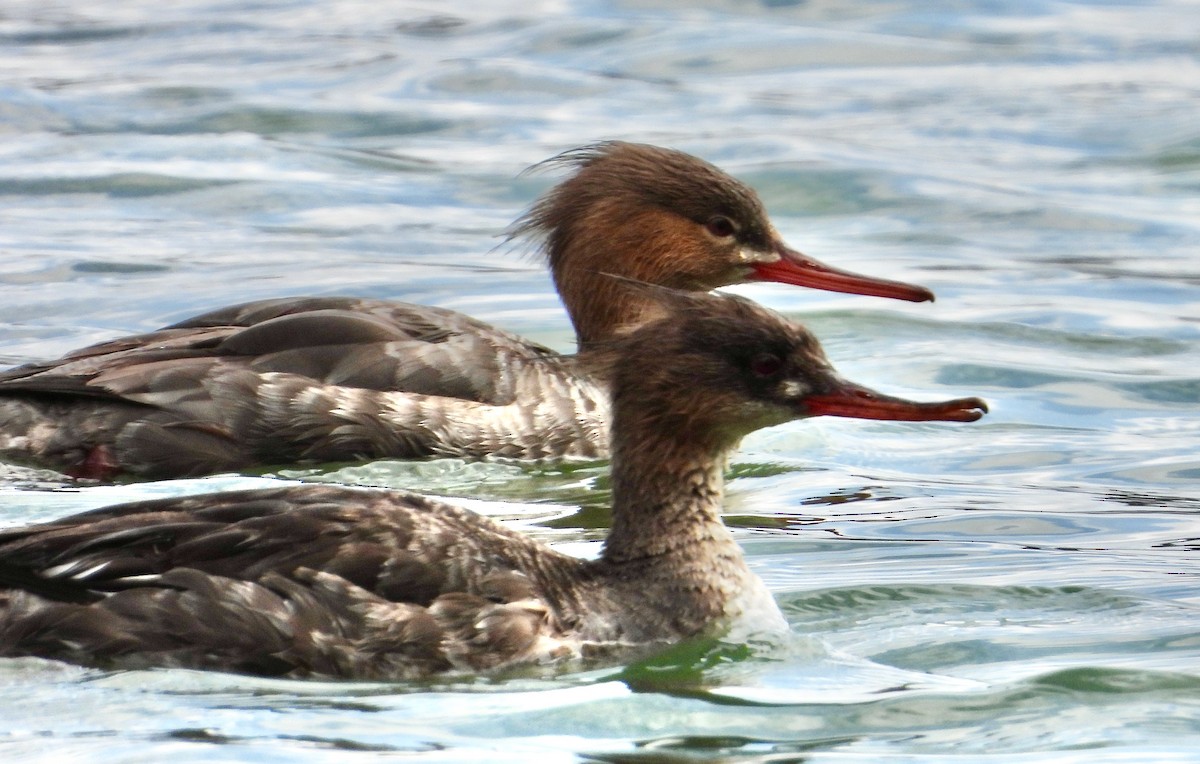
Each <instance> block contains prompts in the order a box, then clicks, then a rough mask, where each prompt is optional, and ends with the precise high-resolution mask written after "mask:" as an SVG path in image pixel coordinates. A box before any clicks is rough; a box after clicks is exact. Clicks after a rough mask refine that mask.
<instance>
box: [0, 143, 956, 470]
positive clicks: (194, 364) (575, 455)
mask: <svg viewBox="0 0 1200 764" xmlns="http://www.w3.org/2000/svg"><path fill="white" fill-rule="evenodd" d="M542 165H544V166H545V167H549V168H557V169H564V170H567V171H568V172H569V174H568V177H566V178H565V179H564V180H563V181H562V182H560V183H559V184H557V185H556V186H555V187H553V188H552V189H551V190H550V191H548V192H547V193H546V194H545V195H544V196H542V197H541V198H540V199H539V200H537V201H536V202H535V203H534V204H533V205H532V206H531V207H530V208H529V209H528V210H527V211H526V213H525V214H524V215H523V216H522V217H521V218H520V219H518V220H517V221H516V222H515V223H514V224H513V225H512V226H511V227H510V229H509V231H508V234H509V240H510V241H511V242H526V243H532V244H533V245H535V246H536V247H537V248H538V249H539V251H541V252H543V253H544V255H545V258H546V260H547V262H548V263H549V266H550V271H551V274H552V276H553V280H554V283H555V285H556V287H557V289H558V292H559V294H560V296H561V298H562V301H563V304H564V306H565V308H566V310H567V313H568V314H569V316H570V319H571V321H572V324H573V326H574V329H575V332H576V336H577V341H578V346H579V351H578V353H576V354H571V355H567V354H560V353H556V352H554V351H552V350H550V349H548V348H546V347H543V346H542V345H539V344H536V343H533V342H529V341H527V340H524V339H521V338H520V337H517V336H515V335H513V334H511V333H508V332H506V331H503V330H501V329H498V328H496V327H494V326H490V325H488V324H486V323H484V322H481V321H477V320H475V319H473V318H470V317H469V316H465V315H463V314H461V313H457V312H454V311H451V310H447V309H444V308H439V307H431V306H423V305H414V304H409V303H403V302H394V301H386V300H376V299H365V298H356V297H336V296H320V297H284V298H275V299H267V300H259V301H255V302H249V303H243V304H239V305H234V306H230V307H226V308H221V309H217V310H215V311H212V312H209V313H205V314H203V315H199V316H195V317H193V318H191V319H187V320H184V321H181V322H179V323H176V324H173V325H171V326H167V327H164V328H162V329H160V330H158V331H153V332H149V333H146V334H141V335H135V336H129V337H122V338H118V339H114V340H110V341H107V342H102V343H99V344H97V345H92V346H90V347H86V348H82V349H79V350H76V351H74V352H70V353H67V354H66V355H65V356H63V357H61V358H59V359H56V360H51V361H47V362H34V363H30V364H26V365H24V366H20V367H17V368H14V369H11V370H8V371H6V372H0V459H3V460H5V461H8V462H11V463H17V464H27V465H30V466H35V467H49V468H53V469H56V470H58V471H59V472H61V473H64V474H65V475H67V476H70V477H71V478H77V479H88V480H98V481H109V480H115V479H119V478H120V479H128V478H133V479H161V478H177V477H196V476H202V475H209V474H214V473H219V472H230V471H239V470H246V469H254V468H266V467H272V466H283V465H294V464H300V463H330V462H352V461H358V460H369V459H380V458H399V459H415V458H429V457H460V458H466V459H487V458H502V459H514V460H546V459H580V460H600V459H604V458H606V457H607V455H608V451H609V445H608V441H607V427H606V420H607V416H608V405H607V396H606V393H605V382H604V380H603V379H602V378H600V377H597V376H596V375H594V374H593V373H591V372H589V371H588V369H589V368H590V367H591V366H593V365H592V364H590V363H589V362H588V360H587V357H588V355H589V354H590V353H591V352H592V349H593V348H596V347H598V346H601V345H603V344H604V343H606V342H608V341H610V340H611V339H612V338H614V337H616V336H618V335H620V334H622V333H625V332H628V331H630V330H632V329H634V328H636V327H637V326H638V325H640V324H641V323H644V322H646V321H651V320H653V319H654V318H655V317H656V316H657V315H658V314H659V310H658V308H657V306H656V304H655V302H656V298H655V297H654V295H653V294H651V293H647V292H646V291H644V290H639V289H636V288H633V287H631V286H630V283H631V282H647V283H653V284H658V285H661V286H665V287H670V288H674V289H683V290H694V291H709V290H712V289H715V288H717V287H721V286H726V285H731V284H737V283H742V282H748V281H770V282H779V283H784V284H791V285H797V286H806V287H812V288H818V289H826V290H833V291H840V292H850V293H858V294H864V295H872V296H879V297H885V298H894V299H900V300H908V301H915V302H920V301H927V300H932V299H933V294H932V292H930V291H929V290H928V289H925V288H924V287H920V286H916V285H912V284H906V283H903V282H898V281H891V280H887V279H881V278H875V277H872V276H865V275H859V274H854V273H850V272H848V271H844V270H840V269H836V268H833V267H831V266H827V265H825V264H823V263H821V262H819V261H817V260H814V259H812V258H810V257H807V256H806V255H804V254H802V253H800V252H798V251H796V250H794V249H792V248H790V247H788V246H787V245H786V244H785V243H784V241H783V239H782V238H781V237H780V235H779V233H778V232H777V231H776V229H775V228H774V227H773V226H772V225H771V222H770V220H769V218H768V216H767V213H766V211H765V208H764V207H763V204H762V202H761V200H760V199H759V197H758V195H757V194H756V193H755V192H754V190H753V189H752V188H750V187H749V186H747V185H746V184H744V183H742V182H741V181H738V180H736V179H735V178H733V177H731V176H730V175H728V174H727V173H725V172H723V171H721V170H720V169H718V168H717V167H715V166H713V165H711V164H709V163H708V162H706V161H704V160H701V159H699V158H697V157H695V156H692V155H690V154H687V153H685V152H682V151H678V150H675V149H669V148H663V147H659V146H652V145H646V144H637V143H628V142H620V141H608V142H601V143H596V144H591V145H588V146H584V147H580V148H578V149H574V150H571V151H567V152H564V153H562V154H560V155H558V156H556V157H553V158H551V159H550V160H547V161H546V162H544V163H542ZM613 276H616V277H618V278H612V277H613Z"/></svg>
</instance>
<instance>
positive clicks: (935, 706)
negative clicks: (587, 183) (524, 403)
mask: <svg viewBox="0 0 1200 764" xmlns="http://www.w3.org/2000/svg"><path fill="white" fill-rule="evenodd" d="M1198 53H1200V4H1198V3H1197V2H1194V1H1189V0H1146V1H1145V2H1128V3H1117V2H1040V1H1038V0H1018V1H1017V2H1011V3H997V2H988V1H986V0H962V1H958V2H952V1H950V0H933V1H932V2H919V1H918V0H896V1H895V2H848V1H846V0H842V1H840V2H834V1H822V0H812V1H810V2H803V1H801V0H796V1H795V2H789V1H788V0H776V1H774V2H767V1H764V2H758V3H752V2H735V1H734V0H727V1H725V2H722V1H720V0H707V1H704V0H700V1H697V2H688V3H682V2H680V3H673V2H664V1H659V2H654V1H652V0H645V1H641V2H639V1H631V2H612V3H607V2H585V1H582V0H578V1H572V0H560V1H559V2H549V1H547V2H542V1H540V0H526V1H525V2H519V3H515V2H482V1H480V2H466V1H464V0H460V1H459V2H455V3H442V2H433V1H432V0H428V1H426V2H379V1H378V0H327V1H325V2H302V1H300V0H293V1H291V2H288V1H285V0H262V1H261V2H219V1H217V0H185V1H180V2H146V1H145V0H123V1H122V2H117V3H94V2H88V3H85V2H82V1H81V0H67V1H63V2H55V1H54V0H5V2H4V3H3V4H0V364H3V365H8V364H15V363H19V362H24V361H29V360H33V359H38V358H45V357H49V356H54V355H57V354H59V353H61V352H63V351H66V350H68V349H71V348H74V347H78V346H81V345H83V344H86V343H90V342H93V341H98V340H102V339H107V338H111V337H114V336H117V335H120V334H124V333H130V332H136V331H143V330H148V329H152V328H155V327H157V326H159V325H162V324H164V323H168V322H172V321H176V320H179V319H182V318H184V317H187V316H189V315H191V314H194V313H198V312H201V311H205V310H208V309H211V308H213V307H217V306H220V305H223V304H227V303H232V302H239V301H244V300H250V299H256V298H262V297H270V296H281V295H289V294H356V295H368V296H376V297H388V298H396V299H403V300H409V301H414V302H421V303H429V304H435V305H442V306H446V307H451V308H457V309H461V310H463V311H466V312H468V313H471V314H473V315H475V316H478V317H480V318H483V319H487V320H490V321H494V322H496V323H498V324H500V325H502V326H504V327H506V328H510V329H513V330H515V331H518V332H521V333H524V334H525V335H527V336H529V337H531V338H533V339H536V340H539V341H543V342H546V343H549V344H551V345H553V346H555V347H557V348H560V349H563V350H569V349H570V348H571V335H570V327H569V326H568V323H567V321H566V319H565V317H564V315H563V313H562V311H561V309H560V307H559V304H558V301H557V298H556V297H555V295H554V293H553V290H552V288H551V286H550V284H549V282H548V280H547V278H546V275H545V273H544V272H543V269H542V268H541V266H540V264H539V263H537V262H535V261H533V260H532V259H530V258H523V257H521V256H520V255H519V253H514V252H508V251H506V250H504V249H503V248H501V249H496V248H495V247H496V245H497V244H498V243H499V242H500V239H499V238H498V236H497V234H498V233H499V232H500V231H502V230H503V228H504V227H505V225H506V224H507V223H508V222H509V221H510V220H511V219H512V218H513V217H515V216H516V215H517V214H518V213H519V212H520V211H521V209H522V208H523V207H524V206H525V205H526V204H527V203H528V202H529V201H530V200H531V199H532V198H533V197H534V196H535V195H536V194H537V193H538V192H540V191H541V190H543V189H545V188H546V187H547V185H548V184H549V183H551V182H553V178H552V177H545V176H524V177H518V173H519V172H520V171H521V170H522V168H524V167H526V166H527V165H529V164H532V163H534V162H536V161H538V160H540V159H543V158H545V157H547V156H550V155H551V154H554V153H556V152H558V151H560V150H562V149H565V148H568V147H571V146H575V145H579V144H582V143H586V142H589V141H592V140H596V139H601V138H622V139H630V140H642V141H649V142H655V143H663V144H668V145H672V146H676V147H679V148H682V149H685V150H688V151H691V152H693V153H696V154H699V155H701V156H703V157H705V158H707V159H709V160H711V161H713V162H715V163H717V164H719V165H721V166H722V167H724V168H726V169H728V170H729V171H731V172H733V173H734V174H736V175H738V176H739V177H741V178H743V179H745V180H746V181H748V182H749V183H751V184H752V185H754V186H755V187H756V188H758V189H759V190H760V192H761V194H762V196H763V198H764V200H765V202H766V204H767V206H768V208H769V209H770V211H771V213H772V215H773V217H774V220H775V222H776V224H777V226H778V227H779V228H780V230H781V231H782V233H783V234H784V236H785V237H786V238H787V240H788V241H789V242H791V243H792V244H793V245H794V246H796V247H798V248H800V249H803V250H805V251H806V252H808V253H810V254H812V255H814V256H817V257H819V258H821V259H824V260H826V261H828V262H831V263H835V264H837V265H840V266H843V267H849V268H854V269H856V270H861V271H869V272H874V273H878V274H880V275H885V276H891V277H895V278H903V279H906V280H910V281H915V282H918V283H923V284H926V285H928V286H930V287H931V288H933V289H934V290H935V291H936V292H937V294H938V302H937V303H936V304H933V305H928V304H926V305H908V304H896V303H890V302H884V301H880V300H872V299H868V298H860V297H852V296H845V295H830V294H816V293H810V292H804V291H801V290H794V289H788V288H785V287H777V286H755V287H744V288H740V289H738V290H736V291H739V292H741V293H743V294H747V295H750V296H751V297H753V298H754V299H756V300H759V301H761V302H763V303H765V304H766V305H768V306H771V307H772V308H774V309H777V310H780V311H783V312H785V313H787V314H788V315H791V316H793V317H796V318H798V319H800V320H803V321H805V322H806V323H808V324H809V325H810V326H812V327H813V328H814V329H815V330H816V331H817V333H818V334H819V335H820V336H821V337H822V339H823V340H824V342H825V345H826V348H827V350H828V352H829V354H830V356H831V358H832V359H833V360H834V362H835V363H836V364H837V365H838V366H839V368H840V369H841V370H842V371H843V372H844V373H845V375H846V376H848V377H850V378H852V379H855V380H857V381H860V382H862V383H865V384H869V385H872V386H875V387H879V388H882V389H884V390H887V391H889V392H893V393H897V394H903V395H910V396H914V397H923V398H926V399H929V398H936V397H947V396H957V395H982V396H985V397H986V398H987V399H988V400H989V401H990V402H991V403H992V405H993V411H992V413H991V414H990V415H989V416H988V417H987V418H985V419H984V420H982V421H980V422H978V423H975V424H970V425H956V424H900V423H869V422H855V421H848V420H817V421H809V422H799V423H794V424H793V425H791V426H787V427H781V428H777V429H775V430H771V431H767V432H763V433H759V434H757V435H755V436H754V437H752V438H750V439H749V440H747V441H746V443H745V444H744V448H743V449H742V451H741V452H740V453H739V455H738V458H737V459H736V463H735V465H734V467H733V475H734V478H733V480H732V482H731V484H730V490H729V494H730V495H729V499H728V513H729V517H728V519H729V522H730V524H731V525H734V526H736V528H737V532H738V534H739V537H740V538H741V539H742V540H743V541H744V542H745V544H746V547H747V550H748V553H749V555H750V559H751V562H752V564H753V565H754V566H755V568H756V570H758V572H759V573H760V574H761V575H762V576H763V577H764V578H765V579H766V580H767V582H768V584H769V585H770V587H771V589H772V591H773V592H774V593H775V594H776V596H777V597H778V599H779V601H780V603H781V604H782V606H783V608H784V610H785V612H786V614H787V616H788V619H789V621H790V622H791V624H792V625H793V628H794V632H795V638H794V640H792V642H791V643H789V644H787V645H784V646H782V647H776V648H771V649H766V648H762V649H752V650H750V651H749V652H748V653H747V652H745V651H742V650H740V649H739V648H738V646H724V647H718V648H715V649H713V650H710V651H708V652H704V653H699V654H696V653H686V654H683V655H677V656H673V657H671V658H670V659H666V660H663V661H661V662H660V663H659V665H652V666H639V667H634V668H631V669H629V670H628V671H625V672H623V673H622V672H620V671H617V670H612V671H600V672H595V673H589V674H584V675H579V674H574V675H566V676H561V677H542V678H539V677H529V678H522V679H509V680H505V681H500V682H492V681H482V680H481V681H473V682H457V683H452V684H434V685H429V686H412V685H360V684H341V683H312V682H284V681H262V680H255V679H247V678H244V677H236V676H229V675H222V674H204V673H188V672H173V671H151V672H131V673H104V672H98V671H89V670H82V669H78V668H74V667H68V666H63V665H60V664H55V663H51V662H43V661H32V660H3V661H0V760H3V761H5V762H35V761H36V762H60V761H73V762H84V761H87V762H106V763H109V762H162V761H175V762H183V761H214V762H215V761H223V762H225V761H263V762H276V761H277V762H289V763H292V762H316V761H330V762H332V761H337V762H357V761H375V760H388V761H390V760H404V761H410V760H419V761H431V762H457V761H512V762H530V761H536V762H551V761H573V760H579V759H584V760H589V761H605V762H676V761H691V760H697V761H724V762H733V761H737V762H749V761H755V762H767V761H770V762H782V761H788V762H792V761H812V762H827V761H836V762H878V761H903V762H909V761H938V762H968V761H970V762H974V761H995V762H1006V763H1007V762H1088V764H1095V762H1113V761H1130V762H1148V761H1198V760H1200V578H1198V576H1200V560H1198V559H1197V557H1198V555H1200V520H1198V518H1197V512H1198V510H1200V489H1198V487H1197V486H1198V484H1200V458H1198V451H1200V416H1198V414H1197V403H1198V402H1200V353H1198V350H1200V62H1198V55H1197V54H1198ZM3 474H4V476H5V478H4V481H3V485H0V523H4V524H16V523H22V522H27V521H31V520H36V519H45V518H50V517H54V516H57V515H60V514H64V513H67V512H72V511H77V510H81V509H84V508H88V507H92V506H97V505H101V504H104V503H109V502H112V501H116V500H123V499H130V498H139V497H147V496H160V495H172V494H179V493H183V492H194V491H202V490H210V489H212V488H216V487H226V486H232V485H239V486H240V485H251V484H256V483H258V482H263V481H264V480H266V478H261V477H245V476H242V477H221V478H216V479H212V480H207V481H188V482H163V483H157V484H148V485H129V486H120V487H107V488H81V489H77V490H57V491H55V490H50V489H51V487H52V486H53V484H52V483H50V482H46V481H44V480H42V479H41V478H42V476H40V475H38V474H36V473H25V472H21V471H19V470H15V469H13V470H6V471H4V473H3ZM286 475H287V476H290V477H302V476H306V475H309V473H305V472H303V471H299V470H297V471H290V472H288V473H286ZM309 476H312V477H317V478H319V479H334V480H342V481H355V482H363V483H373V484H381V485H392V486H409V487H415V488H418V489H420V490H424V491H429V492H435V493H439V494H442V495H449V496H456V497H469V498H472V499H475V500H482V502H483V503H481V504H479V506H480V507H481V509H482V510H483V511H486V512H488V513H489V514H494V515H499V516H503V517H509V518H511V519H512V521H513V522H514V523H516V524H519V525H521V526H522V527H527V528H529V529H530V531H531V532H532V533H535V534H537V535H538V536H540V537H542V538H545V539H547V540H550V541H554V542H556V543H562V544H565V545H567V546H568V548H573V549H578V550H579V551H580V552H581V553H583V554H587V553H591V552H594V551H595V544H596V540H597V539H598V538H600V537H601V536H602V534H603V529H604V527H605V524H606V522H607V517H606V515H605V513H604V512H603V507H604V505H605V502H606V500H607V493H606V490H607V488H606V482H605V480H604V470H603V467H602V466H601V465H596V466H591V467H588V468H585V469H575V470H555V469H543V470H536V469H523V468H519V467H516V466H512V465H495V464H492V465H463V464H458V463H431V464H424V465H404V464H396V463H384V464H376V465H371V466H366V467H358V468H346V469H342V470H335V471H330V470H321V471H317V473H315V474H312V475H309ZM497 502H507V504H499V503H497Z"/></svg>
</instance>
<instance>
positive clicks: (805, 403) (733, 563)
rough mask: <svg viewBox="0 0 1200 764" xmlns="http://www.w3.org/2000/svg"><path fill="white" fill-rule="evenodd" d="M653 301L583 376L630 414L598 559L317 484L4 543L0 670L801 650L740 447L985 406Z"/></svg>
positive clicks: (370, 668)
mask: <svg viewBox="0 0 1200 764" xmlns="http://www.w3.org/2000/svg"><path fill="white" fill-rule="evenodd" d="M642 288H645V289H649V287H642ZM656 291H657V292H658V294H657V295H656V299H659V300H660V304H661V305H662V306H663V307H662V310H663V311H664V312H665V313H666V315H665V316H664V317H663V318H662V319H661V320H659V321H657V322H653V323H651V324H649V325H647V326H645V327H642V328H640V329H638V330H636V331H634V332H632V333H630V334H629V335H627V336H623V337H618V338H614V339H612V340H610V341H609V342H606V343H604V345H603V346H599V347H597V348H596V351H595V352H594V353H593V354H592V355H591V356H590V357H589V362H590V363H592V364H594V365H595V366H597V367H599V368H598V369H597V371H598V373H602V374H603V376H604V377H605V378H607V379H610V380H611V388H612V394H613V428H614V432H613V464H612V470H613V478H612V480H613V525H612V531H611V533H610V535H609V537H608V540H607V541H606V543H605V546H604V549H603V552H602V553H601V555H600V556H599V557H598V558H596V559H594V560H582V559H578V558H575V557H571V556H568V555H565V554H562V553H560V552H558V551H555V550H554V549H552V548H549V547H547V546H545V545H542V544H540V543H537V542H535V541H533V540H531V539H529V538H528V537H525V536H523V535H521V534H519V533H517V532H515V531H513V530H511V529H508V528H506V527H504V526H503V525H501V524H498V523H496V522H493V521H491V520H488V519H486V518H483V517H480V516H478V515H475V514H473V513H471V512H468V511H466V510H464V509H460V508H457V507H454V506H451V505H448V504H444V503H441V502H437V501H433V500H430V499H427V498H423V497H421V496H418V495H414V494H407V493H396V492H383V491H368V490H361V489H354V488H348V487H332V486H312V485H310V486H291V487H284V488H273V489H266V490H256V491H239V492H230V493H219V494H211V495H203V496H194V497H188V498H174V499H162V500H156V501H149V502H141V503H136V504H125V505H119V506H114V507H108V508H105V509H100V510H95V511H92V512H87V513H84V514H81V515H76V516H74V517H68V518H65V519H63V520H58V521H54V522H50V523H46V524H42V525H36V526H31V527H26V528H15V529H9V530H6V531H0V654H2V655H10V656H11V655H39V656H45V657H51V658H60V659H64V660H69V661H75V662H79V663H85V664H91V665H100V666H135V667H141V666H184V667H193V668H212V669H225V670H233V671H242V672H252V673H257V674H267V675H282V676H314V675H315V676H335V677H353V678H359V679H403V678H411V677H417V676H424V675H427V674H430V673H436V672H442V671H448V670H457V671H485V670H493V669H500V668H505V667H511V666H518V665H527V664H545V663H555V662H562V661H570V660H573V659H574V660H578V659H587V658H590V657H595V656H611V655H613V654H620V653H621V652H622V651H625V650H629V649H643V650H644V649H646V648H648V647H653V646H655V645H661V644H664V643H668V642H672V641H675V640H678V639H681V638H686V637H690V636H695V635H701V634H717V633H721V632H724V631H726V630H728V629H730V628H732V627H734V626H737V627H738V628H739V629H742V630H746V631H755V630H776V629H783V628H785V627H786V624H785V623H784V621H783V618H782V616H781V614H780V613H779V610H778V608H777V607H776V606H775V604H774V601H773V600H772V598H771V597H770V595H769V593H768V592H767V591H766V589H765V587H764V586H763V584H762V582H761V581H760V580H759V579H758V578H757V577H756V576H755V575H754V574H752V573H751V572H750V570H749V569H748V568H747V567H746V564H745V561H744V560H743V558H742V553H741V550H740V548H739V547H738V545H737V543H736V542H735V541H734V539H733V537H732V536H731V535H730V533H729V531H728V530H727V529H726V528H725V526H724V525H723V524H722V522H721V519H720V508H721V495H722V488H723V477H722V473H723V468H724V466H725V460H726V457H727V455H728V454H729V453H730V451H731V450H732V449H734V448H735V447H736V446H737V443H738V441H739V440H740V439H741V438H742V437H743V436H744V435H745V434H746V433H748V432H750V431H752V430H754V429H757V428H760V427H766V426H770V425H773V424H778V423H781V422H785V421H788V420H790V419H797V418H803V417H807V416H816V415H820V414H823V413H835V414H838V415H841V416H865V417H871V418H882V419H923V420H950V421H971V420H974V419H977V418H979V417H980V416H981V415H982V413H983V411H984V410H985V406H984V404H983V402H982V401H980V400H978V399H975V398H969V399H962V400H954V401H947V402H941V403H927V404H918V403H912V402H909V401H903V400H899V399H894V398H888V397H885V396H881V395H879V394H877V393H874V392H872V391H869V390H866V389H865V388H861V387H858V386H856V385H853V384H851V383H849V382H846V381H845V380H842V379H841V378H839V377H838V376H837V375H836V374H835V373H834V371H833V370H832V368H831V367H830V366H829V364H828V362H827V361H826V360H825V358H824V355H823V354H822V352H821V349H820V346H819V345H818V344H817V342H816V340H815V339H814V338H813V337H812V336H811V335H810V334H809V333H808V332H806V331H805V330H804V329H803V328H802V327H799V326H797V325H795V324H791V323H788V322H787V321H784V320H783V319H781V318H779V317H778V316H775V315H774V314H771V313H769V312H767V311H765V310H763V309H761V308H759V307H757V306H755V305H754V304H753V303H750V302H748V301H746V300H743V299H740V298H734V297H718V296H708V295H692V296H689V295H686V294H683V293H669V294H668V293H665V292H664V290H661V289H658V290H656Z"/></svg>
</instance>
